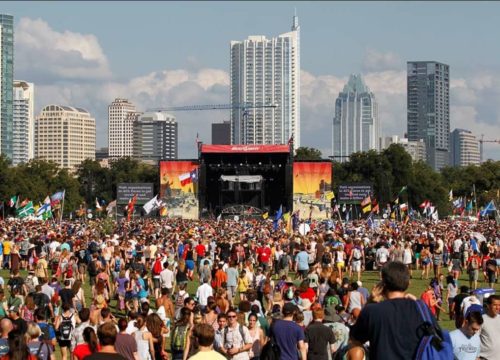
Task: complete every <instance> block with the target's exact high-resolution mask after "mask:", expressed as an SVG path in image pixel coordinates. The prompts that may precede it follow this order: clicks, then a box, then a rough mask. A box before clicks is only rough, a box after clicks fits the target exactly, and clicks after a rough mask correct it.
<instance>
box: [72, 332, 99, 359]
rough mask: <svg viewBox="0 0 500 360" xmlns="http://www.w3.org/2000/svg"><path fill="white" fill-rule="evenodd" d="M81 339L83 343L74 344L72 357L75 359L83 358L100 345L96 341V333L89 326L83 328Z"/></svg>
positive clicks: (95, 350) (94, 351)
mask: <svg viewBox="0 0 500 360" xmlns="http://www.w3.org/2000/svg"><path fill="white" fill-rule="evenodd" d="M83 340H84V341H85V343H83V344H78V345H76V347H75V349H74V350H73V357H74V358H76V359H77V360H83V359H85V358H86V357H87V356H89V355H92V354H94V353H96V352H98V351H99V350H100V346H99V344H98V343H97V335H96V333H95V331H94V329H92V328H91V327H90V326H89V327H86V328H85V329H84V330H83Z"/></svg>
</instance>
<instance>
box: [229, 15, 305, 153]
mask: <svg viewBox="0 0 500 360" xmlns="http://www.w3.org/2000/svg"><path fill="white" fill-rule="evenodd" d="M230 77H231V104H242V103H250V104H254V105H262V104H274V105H276V107H275V108H254V109H246V110H245V111H241V109H233V110H232V111H231V142H232V143H233V144H286V143H288V141H289V140H290V138H291V137H293V141H294V147H295V148H297V147H299V146H300V26H299V21H298V17H297V16H294V17H293V23H292V31H290V32H287V33H285V34H281V35H279V36H278V37H274V38H272V39H266V37H265V36H249V37H248V39H246V40H244V41H231V70H230Z"/></svg>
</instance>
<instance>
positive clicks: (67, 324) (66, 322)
mask: <svg viewBox="0 0 500 360" xmlns="http://www.w3.org/2000/svg"><path fill="white" fill-rule="evenodd" d="M98 296H99V295H98ZM61 318H62V321H61V325H59V337H60V339H61V340H70V339H71V334H72V332H73V322H72V321H71V319H72V318H73V314H71V316H70V317H64V316H63V315H61Z"/></svg>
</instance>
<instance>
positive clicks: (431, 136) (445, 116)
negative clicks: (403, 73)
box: [407, 61, 450, 170]
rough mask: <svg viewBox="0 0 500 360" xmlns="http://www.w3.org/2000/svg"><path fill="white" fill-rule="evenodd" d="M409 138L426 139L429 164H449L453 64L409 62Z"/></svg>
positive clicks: (439, 165) (434, 167)
mask: <svg viewBox="0 0 500 360" xmlns="http://www.w3.org/2000/svg"><path fill="white" fill-rule="evenodd" d="M407 65H408V66H407V67H408V70H407V97H408V99H407V104H408V140H410V141H416V140H419V139H423V140H424V142H425V152H426V157H427V163H428V164H429V165H430V166H431V167H432V168H433V169H434V170H440V169H441V168H443V167H444V166H447V165H448V163H449V151H450V150H449V149H450V67H449V66H448V65H446V64H442V63H439V62H436V61H409V62H408V64H407Z"/></svg>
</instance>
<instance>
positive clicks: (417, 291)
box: [0, 270, 500, 359]
mask: <svg viewBox="0 0 500 360" xmlns="http://www.w3.org/2000/svg"><path fill="white" fill-rule="evenodd" d="M26 275H27V273H26V272H23V271H22V272H21V276H23V277H24V276H26ZM0 276H2V277H3V278H4V280H5V283H7V281H8V279H9V272H8V270H0ZM414 277H416V278H414V279H412V280H411V283H410V288H409V292H410V293H411V294H413V295H415V296H417V297H420V295H421V294H422V293H423V291H424V290H425V289H426V287H427V285H428V283H429V280H420V271H419V272H415V271H414ZM292 278H293V275H292ZM480 280H482V274H481V276H480ZM378 281H379V273H378V272H376V271H367V272H364V273H363V276H362V282H363V287H366V288H367V289H368V290H371V288H372V287H373V285H375V284H376V283H377V282H378ZM460 285H467V286H468V285H469V283H468V279H467V275H465V274H463V275H462V277H461V278H460V280H459V286H460ZM479 287H487V284H486V283H484V282H480V283H479ZM197 288H198V282H197V281H196V280H195V281H192V282H190V283H189V284H188V289H187V290H188V292H189V293H190V294H192V295H194V294H195V293H196V289H197ZM495 289H496V291H497V293H498V292H500V285H499V284H495ZM84 291H85V297H86V302H87V306H89V305H90V304H91V303H92V298H91V297H92V294H91V290H90V286H89V284H88V283H86V284H84ZM153 303H154V302H152V304H153ZM115 305H116V302H115V301H112V302H111V308H112V310H113V312H114V314H115V316H118V317H119V316H123V314H122V313H117V312H115ZM443 307H444V308H447V305H446V304H444V305H443ZM448 319H449V317H448V315H447V314H442V315H441V321H440V324H441V326H442V327H443V328H445V329H449V330H452V329H454V328H455V327H454V322H453V321H450V320H448ZM56 358H57V359H60V358H61V354H60V351H59V349H56Z"/></svg>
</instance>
